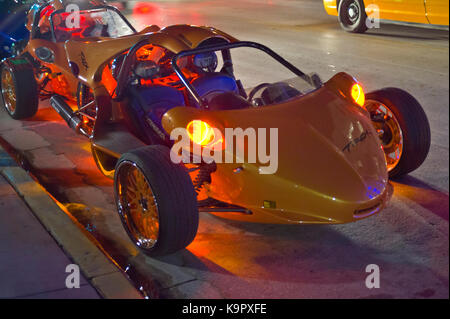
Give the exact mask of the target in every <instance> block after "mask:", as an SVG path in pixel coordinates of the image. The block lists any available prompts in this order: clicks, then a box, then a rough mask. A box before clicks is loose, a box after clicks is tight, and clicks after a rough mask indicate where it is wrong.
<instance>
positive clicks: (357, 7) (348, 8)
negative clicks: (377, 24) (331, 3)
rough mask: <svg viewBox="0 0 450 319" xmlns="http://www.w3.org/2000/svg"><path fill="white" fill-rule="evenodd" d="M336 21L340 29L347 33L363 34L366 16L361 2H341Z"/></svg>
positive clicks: (356, 0)
mask: <svg viewBox="0 0 450 319" xmlns="http://www.w3.org/2000/svg"><path fill="white" fill-rule="evenodd" d="M338 19H339V23H340V25H341V27H342V29H344V30H345V31H347V32H352V33H364V32H366V31H367V25H366V20H367V15H366V11H365V7H364V2H363V1H362V0H341V1H340V2H339V8H338Z"/></svg>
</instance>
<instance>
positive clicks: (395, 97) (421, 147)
mask: <svg viewBox="0 0 450 319" xmlns="http://www.w3.org/2000/svg"><path fill="white" fill-rule="evenodd" d="M373 103H374V104H373ZM380 103H381V104H382V105H384V106H385V107H387V108H388V109H389V111H390V112H392V113H393V115H394V117H393V119H395V122H392V123H397V125H398V126H399V128H400V136H401V138H402V147H401V151H400V152H399V154H400V157H399V159H397V161H395V162H393V167H391V168H390V169H389V177H390V178H395V177H400V176H402V175H405V174H408V173H410V172H412V171H414V170H415V169H417V168H418V167H419V166H420V165H422V163H423V162H424V161H425V159H426V157H427V155H428V152H429V150H430V145H431V133H430V124H429V122H428V119H427V116H426V114H425V112H424V110H423V108H422V106H421V105H420V103H419V102H418V101H417V100H416V99H415V98H414V97H413V96H412V95H411V94H409V93H408V92H406V91H403V90H401V89H397V88H384V89H381V90H378V91H374V92H371V93H368V94H367V95H366V104H365V107H366V109H367V110H368V111H369V113H371V116H372V117H373V114H374V111H373V110H374V109H375V108H376V105H378V106H380V105H381V104H380ZM386 122H387V121H386ZM374 125H375V127H377V125H379V124H378V123H377V122H374ZM392 125H393V124H391V126H392ZM382 130H383V132H384V133H383V135H382V136H380V138H381V140H382V143H384V145H386V144H387V143H389V141H388V140H389V138H390V135H389V134H391V135H393V134H392V133H390V132H388V131H391V132H392V131H396V130H395V129H394V130H392V129H390V128H388V127H386V129H383V128H382ZM386 134H388V135H387V138H386V136H385V135H386ZM384 150H385V153H387V150H386V148H385V147H384ZM386 156H387V157H386V158H387V160H388V161H389V158H388V155H387V154H386ZM388 168H389V167H388Z"/></svg>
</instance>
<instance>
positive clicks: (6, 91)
mask: <svg viewBox="0 0 450 319" xmlns="http://www.w3.org/2000/svg"><path fill="white" fill-rule="evenodd" d="M2 96H3V102H4V104H5V107H6V109H7V110H8V112H9V113H10V114H13V113H14V112H15V110H16V89H15V85H14V80H13V77H12V74H11V71H10V70H9V69H6V68H5V69H3V72H2Z"/></svg>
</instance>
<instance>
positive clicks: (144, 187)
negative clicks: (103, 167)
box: [114, 145, 199, 256]
mask: <svg viewBox="0 0 450 319" xmlns="http://www.w3.org/2000/svg"><path fill="white" fill-rule="evenodd" d="M114 188H115V198H116V204H117V208H118V211H119V216H120V218H121V220H122V223H123V225H124V227H125V229H126V231H127V233H128V235H129V237H130V239H131V240H132V241H133V243H134V244H135V245H136V246H137V247H139V248H140V249H142V250H143V251H144V252H145V253H146V254H148V255H150V256H160V255H167V254H171V253H174V252H176V251H178V250H181V249H183V248H185V247H186V246H187V245H189V244H190V243H191V242H192V241H193V240H194V238H195V235H196V234H197V229H198V219H199V215H198V208H197V197H196V193H195V190H194V186H193V184H192V181H191V179H190V177H189V174H188V173H187V171H186V169H185V167H184V166H183V165H182V164H174V163H173V162H172V161H171V159H170V149H169V148H168V147H165V146H161V145H152V146H146V147H143V148H139V149H136V150H133V151H130V152H128V153H125V154H123V155H122V157H121V158H120V159H119V161H118V162H117V165H116V169H115V178H114Z"/></svg>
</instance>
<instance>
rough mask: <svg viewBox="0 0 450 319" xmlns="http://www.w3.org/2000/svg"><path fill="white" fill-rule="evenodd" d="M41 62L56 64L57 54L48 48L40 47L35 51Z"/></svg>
mask: <svg viewBox="0 0 450 319" xmlns="http://www.w3.org/2000/svg"><path fill="white" fill-rule="evenodd" d="M34 53H36V56H37V58H38V59H39V60H41V61H43V62H47V63H53V62H55V53H54V52H53V51H52V50H50V49H49V48H47V47H39V48H37V49H36V50H34Z"/></svg>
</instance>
